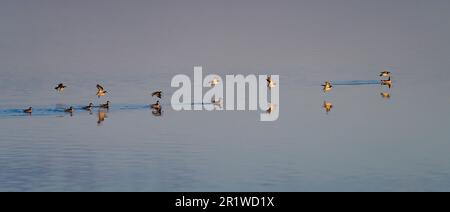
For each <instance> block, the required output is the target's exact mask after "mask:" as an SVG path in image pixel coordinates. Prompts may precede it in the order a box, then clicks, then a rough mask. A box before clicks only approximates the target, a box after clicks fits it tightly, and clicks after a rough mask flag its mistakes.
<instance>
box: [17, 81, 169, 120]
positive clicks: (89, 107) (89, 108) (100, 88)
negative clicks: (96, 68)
mask: <svg viewBox="0 0 450 212" xmlns="http://www.w3.org/2000/svg"><path fill="white" fill-rule="evenodd" d="M66 88H67V86H66V85H64V84H63V83H60V84H58V85H57V86H56V87H55V90H56V91H58V92H60V93H62V92H64V90H65V89H66ZM107 93H108V91H106V90H105V88H103V86H101V85H99V84H97V94H96V96H97V97H98V98H100V97H102V96H105V95H106V94H107ZM152 96H153V97H155V96H156V97H158V98H159V99H161V98H162V91H155V92H153V93H152ZM110 105H111V102H110V101H106V103H105V104H100V105H98V106H94V104H92V103H89V104H88V105H87V106H84V107H82V109H83V110H86V111H92V109H94V108H100V109H107V110H108V109H109V108H110ZM150 108H151V109H152V110H153V111H152V113H153V114H154V115H161V111H162V107H161V104H160V102H159V100H158V101H157V102H156V103H155V104H152V105H150ZM23 112H24V113H27V114H30V115H31V114H32V113H33V107H29V108H28V109H25V110H23ZM64 112H65V113H70V114H73V113H74V112H75V108H74V107H73V106H70V107H69V108H65V109H64Z"/></svg>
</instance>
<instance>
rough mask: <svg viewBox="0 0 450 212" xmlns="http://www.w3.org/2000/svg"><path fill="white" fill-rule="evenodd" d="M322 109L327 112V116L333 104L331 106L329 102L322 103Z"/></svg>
mask: <svg viewBox="0 0 450 212" xmlns="http://www.w3.org/2000/svg"><path fill="white" fill-rule="evenodd" d="M323 108H324V109H325V112H327V114H328V113H329V112H330V111H331V109H333V104H331V103H330V102H327V101H325V102H323Z"/></svg>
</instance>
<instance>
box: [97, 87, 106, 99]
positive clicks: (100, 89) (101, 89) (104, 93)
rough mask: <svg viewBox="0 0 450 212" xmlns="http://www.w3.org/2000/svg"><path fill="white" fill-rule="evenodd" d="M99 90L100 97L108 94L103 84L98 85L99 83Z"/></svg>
mask: <svg viewBox="0 0 450 212" xmlns="http://www.w3.org/2000/svg"><path fill="white" fill-rule="evenodd" d="M97 90H98V91H97V96H98V98H100V97H102V96H104V95H106V93H108V92H107V91H106V90H105V89H104V88H103V87H102V86H101V85H98V84H97Z"/></svg>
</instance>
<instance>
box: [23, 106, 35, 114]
mask: <svg viewBox="0 0 450 212" xmlns="http://www.w3.org/2000/svg"><path fill="white" fill-rule="evenodd" d="M23 112H24V113H28V114H32V113H33V107H29V108H28V109H25V110H23Z"/></svg>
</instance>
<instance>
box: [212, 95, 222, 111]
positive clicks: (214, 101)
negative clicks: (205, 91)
mask: <svg viewBox="0 0 450 212" xmlns="http://www.w3.org/2000/svg"><path fill="white" fill-rule="evenodd" d="M211 104H212V105H214V108H215V109H222V106H223V102H222V97H220V98H219V99H217V98H216V96H215V95H214V96H213V97H211Z"/></svg>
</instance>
